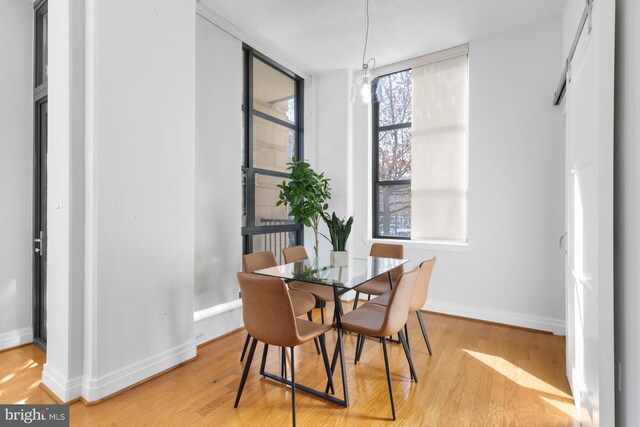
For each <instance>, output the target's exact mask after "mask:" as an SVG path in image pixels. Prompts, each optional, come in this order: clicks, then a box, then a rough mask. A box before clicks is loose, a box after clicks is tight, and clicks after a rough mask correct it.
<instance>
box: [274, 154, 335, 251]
mask: <svg viewBox="0 0 640 427" xmlns="http://www.w3.org/2000/svg"><path fill="white" fill-rule="evenodd" d="M287 165H289V167H288V168H287V169H288V170H289V171H290V172H289V182H286V181H283V182H282V184H280V185H278V188H279V189H280V196H279V197H278V201H277V202H276V206H280V205H283V204H284V205H285V206H289V215H291V216H292V217H293V220H294V221H295V222H296V223H297V224H304V225H306V226H307V227H311V229H312V230H313V234H314V236H315V246H314V247H313V249H314V251H315V254H316V258H318V226H319V225H320V218H324V215H325V214H324V211H325V210H327V209H328V208H329V205H328V204H327V200H329V199H330V198H331V193H329V190H331V188H330V187H329V179H327V178H325V176H324V173H320V174H319V173H317V172H316V171H314V170H313V169H312V168H311V165H310V164H309V163H307V162H305V161H303V160H299V161H298V160H296V159H295V158H293V159H292V160H291V162H290V163H287Z"/></svg>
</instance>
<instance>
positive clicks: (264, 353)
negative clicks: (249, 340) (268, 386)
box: [260, 343, 269, 375]
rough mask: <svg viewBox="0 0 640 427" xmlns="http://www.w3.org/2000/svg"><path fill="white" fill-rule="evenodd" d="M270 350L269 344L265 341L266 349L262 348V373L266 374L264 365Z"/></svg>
mask: <svg viewBox="0 0 640 427" xmlns="http://www.w3.org/2000/svg"><path fill="white" fill-rule="evenodd" d="M268 351H269V344H267V343H264V349H263V350H262V363H260V375H264V367H265V365H266V364H267V352H268Z"/></svg>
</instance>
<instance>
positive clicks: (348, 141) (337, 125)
mask: <svg viewBox="0 0 640 427" xmlns="http://www.w3.org/2000/svg"><path fill="white" fill-rule="evenodd" d="M314 83H315V85H316V93H317V98H316V105H317V108H316V111H317V117H316V123H317V133H316V136H317V141H318V146H317V154H316V159H315V164H314V165H313V167H314V169H316V170H317V171H318V172H324V173H325V175H326V177H327V178H329V179H330V180H331V181H330V186H331V200H330V202H329V212H333V211H335V212H336V215H337V216H338V217H339V218H344V217H348V216H350V215H353V204H352V203H351V202H350V201H351V199H352V197H351V195H350V192H351V190H352V188H353V187H352V185H349V184H350V183H351V181H352V172H353V169H352V168H351V167H350V163H351V160H352V159H351V156H352V146H353V138H352V136H351V132H350V125H349V124H350V120H349V117H350V114H351V103H350V84H351V79H350V72H349V70H347V69H343V70H333V71H325V72H322V73H318V74H316V75H315V76H314ZM321 228H322V230H323V232H324V234H326V235H328V231H327V230H326V226H325V225H324V224H322V225H321ZM306 243H307V245H306V246H307V247H308V252H309V253H310V254H311V253H312V251H313V240H312V239H311V240H310V241H308V242H306ZM319 247H320V252H324V253H326V252H328V251H330V250H331V244H330V243H329V242H328V241H327V240H326V239H325V238H323V237H320V244H319Z"/></svg>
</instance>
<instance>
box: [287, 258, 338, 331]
mask: <svg viewBox="0 0 640 427" xmlns="http://www.w3.org/2000/svg"><path fill="white" fill-rule="evenodd" d="M282 256H283V257H284V262H285V263H287V264H289V263H292V262H298V261H303V260H306V259H309V256H308V255H307V251H306V250H305V248H304V246H291V247H288V248H284V249H283V250H282ZM289 289H295V290H299V291H306V292H309V293H310V294H312V295H313V296H314V297H315V298H316V300H318V301H321V302H322V307H321V308H320V316H321V322H322V323H324V306H325V305H326V303H327V302H328V301H333V300H334V296H333V288H332V287H331V286H323V285H316V284H314V283H306V282H299V281H295V282H289Z"/></svg>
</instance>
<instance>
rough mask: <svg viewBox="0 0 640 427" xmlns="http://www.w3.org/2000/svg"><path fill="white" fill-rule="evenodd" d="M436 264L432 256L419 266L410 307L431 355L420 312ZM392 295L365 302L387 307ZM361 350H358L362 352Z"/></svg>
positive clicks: (357, 356) (387, 294) (388, 293)
mask: <svg viewBox="0 0 640 427" xmlns="http://www.w3.org/2000/svg"><path fill="white" fill-rule="evenodd" d="M435 265H436V257H433V258H431V259H430V260H427V261H423V262H422V263H420V266H419V267H418V269H419V271H420V273H419V274H418V279H417V280H416V285H415V287H414V288H413V295H412V296H411V306H410V307H409V312H410V313H416V315H417V316H418V323H420V329H421V330H422V336H423V338H424V342H425V344H427V350H429V355H431V354H432V353H431V344H430V343H429V337H428V335H427V328H426V327H425V326H424V320H423V319H422V315H421V314H420V310H422V307H424V303H425V302H426V301H427V293H428V292H429V283H430V282H431V273H433V267H435ZM390 296H391V293H390V292H387V293H385V294H383V295H381V296H379V297H377V298H374V299H372V300H371V302H368V303H367V304H365V306H367V305H369V304H376V305H381V306H384V307H386V306H387V304H388V303H389V298H390ZM405 333H407V328H406V326H405ZM408 343H409V335H408V334H407V344H408ZM360 352H361V350H359V351H358V353H360ZM356 358H359V354H358V355H356Z"/></svg>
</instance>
